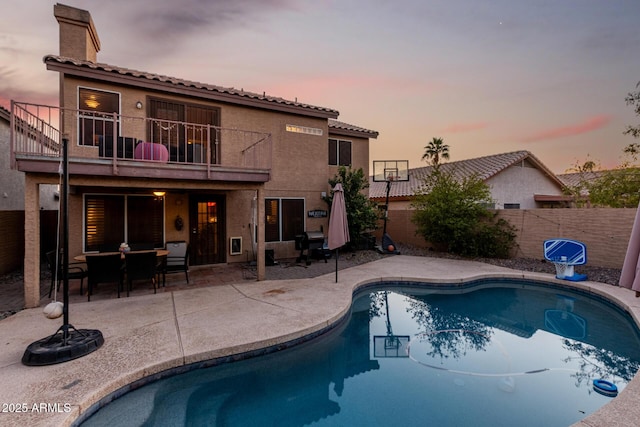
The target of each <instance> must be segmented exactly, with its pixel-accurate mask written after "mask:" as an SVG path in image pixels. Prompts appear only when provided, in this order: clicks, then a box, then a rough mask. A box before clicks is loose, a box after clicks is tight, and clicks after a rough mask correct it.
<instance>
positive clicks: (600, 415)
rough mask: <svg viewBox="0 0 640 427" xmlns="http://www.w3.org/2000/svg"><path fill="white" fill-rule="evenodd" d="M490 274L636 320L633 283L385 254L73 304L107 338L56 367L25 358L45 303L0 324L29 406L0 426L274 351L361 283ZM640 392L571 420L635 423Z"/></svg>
mask: <svg viewBox="0 0 640 427" xmlns="http://www.w3.org/2000/svg"><path fill="white" fill-rule="evenodd" d="M488 278H511V279H525V280H534V281H542V282H552V283H554V284H559V285H562V286H566V287H570V288H577V289H580V290H582V291H585V292H588V293H593V294H595V295H598V296H600V297H604V298H606V299H608V300H610V301H612V302H614V303H615V304H616V305H618V306H619V307H621V308H622V309H623V310H625V311H627V312H628V313H629V314H630V315H631V317H632V318H633V319H634V321H635V322H636V324H638V325H639V326H640V298H636V297H635V293H634V292H633V291H631V290H629V289H624V288H620V287H617V286H612V285H607V284H602V283H597V282H590V281H585V282H568V281H564V280H558V279H555V278H554V276H553V275H550V274H542V273H530V272H523V271H518V270H511V269H508V268H504V267H498V266H493V265H489V264H483V263H478V262H473V261H464V260H448V259H440V258H430V257H411V256H391V257H387V258H384V259H382V260H378V261H373V262H371V263H367V264H362V265H360V266H356V267H352V268H349V269H346V270H340V272H339V278H338V283H335V275H334V274H327V275H324V276H320V277H316V278H311V279H301V280H273V281H263V282H244V283H235V284H229V285H223V286H215V287H209V288H199V289H192V290H181V291H177V292H167V293H163V294H157V295H146V296H140V297H131V298H126V299H120V300H106V301H95V302H91V303H79V304H74V305H73V306H72V307H71V308H70V313H71V315H70V317H71V323H72V324H73V325H74V326H75V327H77V328H78V329H82V328H91V329H100V330H101V331H102V333H103V335H104V336H105V344H104V345H103V347H102V348H100V349H99V350H98V351H96V352H94V353H92V354H89V355H87V356H84V357H82V358H80V359H76V360H73V361H70V362H66V363H63V364H59V365H51V366H42V367H27V366H24V365H22V364H21V362H20V359H21V357H22V353H23V352H24V350H25V349H26V347H27V346H28V345H29V344H30V343H31V342H33V341H36V340H38V339H41V338H43V337H46V336H48V335H50V334H52V333H53V332H55V329H56V328H57V327H58V323H56V322H55V321H49V320H46V319H45V318H44V316H43V315H42V312H41V309H30V310H23V311H21V312H19V313H17V314H15V315H13V316H11V317H9V318H7V319H4V320H2V321H0V337H3V338H2V339H1V341H0V344H1V345H2V348H3V351H2V353H1V354H0V378H2V380H1V383H2V387H0V404H3V405H4V404H14V405H15V404H19V405H22V404H25V405H26V408H25V409H27V411H26V412H23V413H16V412H11V413H6V412H5V413H0V424H2V425H24V424H28V425H32V426H45V425H46V426H50V425H55V426H65V427H66V426H69V425H73V424H74V423H75V422H76V421H77V420H78V419H79V418H81V417H82V415H83V414H85V413H88V412H91V411H92V410H93V409H95V407H96V406H95V405H99V404H100V402H101V401H102V402H104V400H103V399H105V397H108V396H110V395H111V394H112V393H117V392H118V390H120V391H123V390H125V389H123V387H126V386H127V385H128V384H132V383H134V382H136V381H138V380H141V379H143V378H145V377H148V376H152V375H158V374H159V373H161V372H163V371H166V370H170V369H176V368H178V369H179V368H181V367H185V369H187V368H188V367H189V366H190V365H192V364H194V363H195V364H198V363H202V364H206V363H208V362H207V361H210V360H212V359H216V358H229V359H233V358H235V357H240V356H238V355H242V354H245V353H247V352H260V351H262V350H264V349H269V348H274V347H275V348H277V347H278V346H282V345H284V344H285V343H287V342H291V341H294V342H295V341H296V340H301V339H304V337H305V336H308V335H309V334H317V333H320V332H322V331H324V330H326V329H327V328H331V327H332V326H334V325H335V323H336V322H339V321H340V320H341V319H343V318H344V316H345V315H346V314H347V313H348V312H349V309H350V306H351V302H352V296H353V294H354V293H355V292H357V290H358V289H360V288H362V287H366V286H367V285H370V284H373V283H378V282H384V281H401V282H410V281H425V282H429V283H430V284H447V285H462V284H463V283H467V282H470V281H475V280H481V279H488ZM638 397H640V374H636V376H635V377H634V379H633V380H632V381H631V382H630V383H629V384H627V386H626V387H625V389H624V390H622V391H621V392H620V394H619V395H618V396H617V397H616V398H615V399H612V401H611V402H610V403H608V404H607V405H605V406H603V407H602V408H600V409H599V410H598V411H596V412H595V413H593V414H591V415H590V416H588V417H587V418H585V419H583V420H582V421H580V422H578V423H576V424H574V425H575V426H579V427H584V426H596V425H603V424H605V423H607V424H614V425H616V426H627V425H628V426H633V425H636V424H637V421H636V420H638V419H640V405H637V400H638ZM107 400H108V399H107ZM40 404H44V405H45V406H41V405H40ZM2 409H3V408H1V407H0V411H1V410H2ZM9 409H10V408H9ZM14 409H15V407H14Z"/></svg>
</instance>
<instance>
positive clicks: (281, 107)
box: [12, 4, 378, 307]
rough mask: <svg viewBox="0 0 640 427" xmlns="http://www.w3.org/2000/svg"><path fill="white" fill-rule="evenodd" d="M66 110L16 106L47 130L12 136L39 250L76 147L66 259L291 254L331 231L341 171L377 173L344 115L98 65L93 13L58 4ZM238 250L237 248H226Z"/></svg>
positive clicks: (193, 259)
mask: <svg viewBox="0 0 640 427" xmlns="http://www.w3.org/2000/svg"><path fill="white" fill-rule="evenodd" d="M54 15H55V17H56V19H57V20H58V23H59V26H60V41H61V44H60V55H48V56H46V57H45V58H44V62H45V64H46V66H47V69H48V70H51V71H57V72H59V73H60V108H57V107H44V106H31V105H28V104H22V103H19V102H14V104H13V105H14V108H13V117H14V119H15V120H16V122H17V121H18V120H20V121H21V122H22V123H28V124H29V126H33V127H38V128H40V129H44V130H46V131H47V132H46V138H36V137H33V136H32V135H31V134H30V133H29V132H27V130H26V128H23V129H22V130H21V132H16V141H15V142H14V150H13V152H12V156H13V161H14V164H15V167H16V168H17V169H18V170H19V171H22V172H25V174H26V206H25V215H26V219H25V238H26V240H27V241H29V242H31V241H37V240H38V239H37V236H38V234H39V230H38V221H37V216H35V215H34V212H35V211H36V210H37V207H38V200H37V199H38V196H37V195H38V191H37V190H38V188H39V187H40V186H41V185H43V184H49V183H54V182H57V179H58V166H59V162H60V152H61V148H60V142H61V141H62V140H63V136H64V138H66V139H68V141H69V142H68V152H69V180H70V188H71V191H70V196H69V206H70V209H69V222H70V226H69V232H70V233H69V234H70V235H69V244H70V254H72V255H74V254H79V253H88V252H96V251H99V250H101V249H108V248H113V247H114V246H117V245H119V243H120V242H125V241H126V242H127V243H129V244H132V243H152V244H154V246H155V247H162V246H164V244H165V243H166V242H167V241H175V240H184V241H187V242H189V244H190V248H191V251H190V263H191V264H192V265H208V264H215V263H231V262H247V261H252V260H257V277H258V279H259V280H260V279H263V278H264V274H265V270H264V269H265V267H264V266H265V252H266V251H267V250H270V251H273V252H274V254H275V257H276V258H279V257H291V256H295V255H296V249H295V244H294V241H295V236H296V235H299V234H301V233H303V232H304V231H312V230H321V229H323V230H324V231H325V232H326V230H327V228H328V227H327V226H328V217H327V215H326V211H327V205H326V203H325V202H324V201H323V200H322V195H323V193H327V192H329V191H330V188H329V185H328V179H329V178H331V177H333V176H334V175H335V174H336V173H337V170H338V167H339V166H340V165H350V166H352V167H354V168H362V169H363V170H364V171H365V173H368V171H369V167H368V165H369V139H370V138H376V137H377V135H378V134H377V132H375V131H371V130H368V129H364V128H361V127H357V126H353V125H349V124H347V123H344V122H340V121H337V120H335V119H337V117H338V114H339V113H338V111H336V110H334V109H331V108H325V107H318V106H313V105H309V104H304V103H299V102H297V101H289V100H285V99H282V98H277V97H273V96H269V95H266V94H264V93H263V94H256V93H251V92H245V91H243V90H238V89H233V88H224V87H219V86H214V85H208V84H203V83H197V82H192V81H188V80H183V79H179V78H173V77H167V76H162V75H158V74H153V73H148V72H143V71H136V70H131V69H127V68H123V67H118V66H114V65H108V64H103V63H99V62H97V53H98V51H99V50H100V40H99V38H98V34H97V31H96V28H95V26H94V23H93V21H92V19H91V16H90V14H89V12H87V11H84V10H81V9H76V8H73V7H69V6H65V5H61V4H57V5H55V6H54ZM231 240H233V244H231ZM37 253H38V248H35V247H32V246H30V245H27V249H26V253H25V299H26V304H27V306H30V307H33V306H36V305H38V304H39V295H38V292H37V281H38V278H39V271H38V269H37V262H35V261H36V259H37Z"/></svg>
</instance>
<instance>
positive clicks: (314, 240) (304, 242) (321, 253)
mask: <svg viewBox="0 0 640 427" xmlns="http://www.w3.org/2000/svg"><path fill="white" fill-rule="evenodd" d="M296 249H299V250H300V256H299V257H298V258H297V259H296V262H302V260H305V261H306V262H307V265H309V264H311V258H312V257H313V258H324V262H327V255H326V254H327V253H329V252H328V251H325V250H324V249H325V248H324V233H322V231H307V232H305V233H304V234H300V235H298V236H296ZM305 251H306V254H305Z"/></svg>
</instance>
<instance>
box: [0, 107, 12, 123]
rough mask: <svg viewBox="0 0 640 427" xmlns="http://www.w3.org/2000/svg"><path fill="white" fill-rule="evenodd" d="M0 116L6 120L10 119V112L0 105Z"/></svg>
mask: <svg viewBox="0 0 640 427" xmlns="http://www.w3.org/2000/svg"><path fill="white" fill-rule="evenodd" d="M0 118H3V119H5V120H6V121H10V120H11V112H10V111H9V110H7V109H6V108H4V107H3V106H2V105H0Z"/></svg>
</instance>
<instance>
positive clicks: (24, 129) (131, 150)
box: [11, 101, 272, 170]
mask: <svg viewBox="0 0 640 427" xmlns="http://www.w3.org/2000/svg"><path fill="white" fill-rule="evenodd" d="M11 110H12V118H11V148H12V150H11V151H12V159H14V160H15V156H16V155H18V156H44V157H59V156H60V152H61V150H60V142H61V139H62V135H64V136H65V137H66V138H68V140H69V142H70V147H71V148H70V159H71V161H73V159H74V158H75V159H78V158H92V159H102V160H108V161H111V162H114V166H115V164H116V163H117V162H121V161H137V162H156V163H161V164H162V163H166V164H174V165H175V164H184V165H207V166H208V167H213V168H215V167H229V168H242V169H257V170H270V169H271V164H272V154H271V153H272V138H271V134H268V133H264V132H255V131H250V130H241V129H229V128H222V127H219V126H213V125H207V124H197V123H189V122H182V121H175V120H165V119H158V118H148V117H147V118H143V117H129V116H123V115H120V114H115V113H114V114H109V113H101V112H95V111H89V110H73V109H62V108H59V107H52V106H45V105H36V104H27V103H20V102H15V101H12V104H11Z"/></svg>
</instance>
